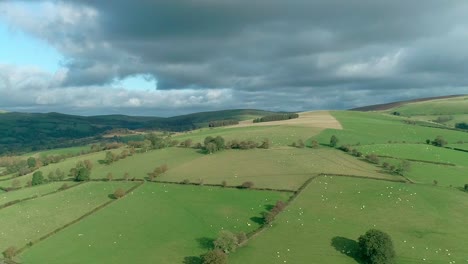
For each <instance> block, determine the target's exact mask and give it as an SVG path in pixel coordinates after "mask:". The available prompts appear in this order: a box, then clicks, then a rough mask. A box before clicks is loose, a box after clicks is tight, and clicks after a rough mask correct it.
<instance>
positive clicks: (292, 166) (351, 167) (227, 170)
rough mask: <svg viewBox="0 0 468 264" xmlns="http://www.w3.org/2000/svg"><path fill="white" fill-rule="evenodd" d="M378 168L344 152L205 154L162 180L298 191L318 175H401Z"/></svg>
mask: <svg viewBox="0 0 468 264" xmlns="http://www.w3.org/2000/svg"><path fill="white" fill-rule="evenodd" d="M378 170H379V169H378V168H377V167H375V166H373V165H371V164H369V163H367V162H363V161H360V160H358V159H356V158H354V157H352V156H350V155H347V154H344V153H342V152H341V151H337V150H332V149H329V148H320V149H309V148H304V149H299V148H290V147H285V148H277V149H269V150H262V149H255V150H226V151H223V152H219V153H215V154H211V155H205V156H203V157H201V158H198V159H195V160H192V161H190V162H186V163H184V164H182V165H180V166H178V167H176V168H174V169H169V171H167V172H166V173H165V174H164V175H162V176H160V177H159V178H158V180H161V181H173V182H181V181H183V180H185V179H188V180H189V181H190V182H192V183H198V182H200V180H203V183H205V184H206V183H209V184H221V182H222V181H226V182H227V184H228V185H231V186H237V185H240V184H241V183H243V182H245V181H252V182H253V183H254V184H255V187H259V188H275V189H288V190H296V189H297V188H299V187H300V186H301V185H302V184H303V183H304V182H305V181H306V180H307V179H309V178H310V177H311V176H313V175H316V174H318V173H334V174H346V175H359V176H366V177H375V178H392V179H396V178H398V177H397V176H392V175H388V174H382V173H379V172H378Z"/></svg>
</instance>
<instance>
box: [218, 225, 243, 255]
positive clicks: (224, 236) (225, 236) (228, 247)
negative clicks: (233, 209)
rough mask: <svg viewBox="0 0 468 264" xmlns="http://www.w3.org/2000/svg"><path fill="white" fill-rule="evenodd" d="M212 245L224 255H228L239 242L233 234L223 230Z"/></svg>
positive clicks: (234, 249)
mask: <svg viewBox="0 0 468 264" xmlns="http://www.w3.org/2000/svg"><path fill="white" fill-rule="evenodd" d="M213 244H214V246H215V248H216V249H219V250H222V251H223V252H225V253H230V252H234V251H236V248H237V246H238V244H239V240H238V239H237V236H236V235H234V234H233V233H231V232H229V231H226V230H223V231H221V232H220V233H219V235H218V238H217V239H216V240H215V241H214V242H213Z"/></svg>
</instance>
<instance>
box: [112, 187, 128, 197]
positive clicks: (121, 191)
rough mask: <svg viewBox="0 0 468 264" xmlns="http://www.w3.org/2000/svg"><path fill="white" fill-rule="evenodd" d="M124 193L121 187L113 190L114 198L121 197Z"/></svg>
mask: <svg viewBox="0 0 468 264" xmlns="http://www.w3.org/2000/svg"><path fill="white" fill-rule="evenodd" d="M125 194H126V192H125V190H124V189H122V188H119V189H117V190H115V192H114V198H115V199H119V198H122V197H124V196H125Z"/></svg>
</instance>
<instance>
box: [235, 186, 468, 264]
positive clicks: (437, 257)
mask: <svg viewBox="0 0 468 264" xmlns="http://www.w3.org/2000/svg"><path fill="white" fill-rule="evenodd" d="M466 198H467V195H466V194H465V193H463V192H460V191H458V190H454V189H449V188H441V187H432V186H422V185H414V184H403V183H390V182H384V181H376V180H365V179H352V178H342V177H320V178H317V179H315V180H314V181H312V183H311V184H310V185H309V186H308V187H307V188H306V189H305V190H304V192H302V193H301V195H300V196H299V197H298V198H297V199H296V200H295V201H294V202H293V203H292V204H291V205H290V206H289V207H288V208H287V210H286V212H284V213H283V214H281V215H280V216H279V217H278V218H277V220H276V221H275V222H274V223H273V226H272V227H269V228H268V229H267V230H265V231H264V232H262V233H261V234H260V235H258V236H257V237H255V238H253V239H252V240H251V241H249V242H248V244H247V246H246V247H244V248H241V249H240V250H238V251H237V252H236V253H234V254H231V256H230V257H229V258H230V263H304V261H306V263H311V264H313V263H333V264H346V263H349V264H352V263H359V262H358V261H356V260H355V259H354V258H353V255H354V254H355V249H356V246H357V238H358V237H359V236H360V235H361V234H363V233H364V232H366V231H367V230H368V229H371V228H377V229H381V230H383V231H385V232H387V233H389V234H390V235H391V237H392V238H393V241H394V245H395V248H396V252H397V261H396V263H398V264H406V263H455V262H456V263H466V262H467V261H468V248H467V243H466V237H468V229H467V228H466V222H467V221H468V212H467V211H466V208H468V199H466ZM348 255H350V256H348ZM451 261H453V262H451Z"/></svg>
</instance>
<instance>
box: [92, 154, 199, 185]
mask: <svg viewBox="0 0 468 264" xmlns="http://www.w3.org/2000/svg"><path fill="white" fill-rule="evenodd" d="M203 156H204V154H200V153H198V152H197V150H194V149H191V148H187V149H186V148H179V147H173V148H166V149H157V150H150V151H148V152H146V153H140V154H134V155H133V156H129V157H127V158H125V159H122V160H119V161H116V162H113V163H112V164H110V165H106V164H98V165H96V166H94V168H93V169H92V171H91V177H92V178H96V179H97V178H105V177H106V175H107V174H108V173H112V175H113V177H114V179H119V178H122V177H123V175H124V174H125V172H128V173H129V175H130V177H131V178H133V177H135V178H138V179H143V178H145V177H147V176H148V175H147V173H148V172H151V171H153V170H154V168H156V167H157V166H161V165H162V164H167V165H168V167H169V170H172V169H173V168H176V167H177V166H181V165H183V164H184V163H186V162H189V161H191V160H195V159H197V158H200V157H203ZM104 157H105V153H101V157H100V158H101V159H102V160H103V159H104Z"/></svg>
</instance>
